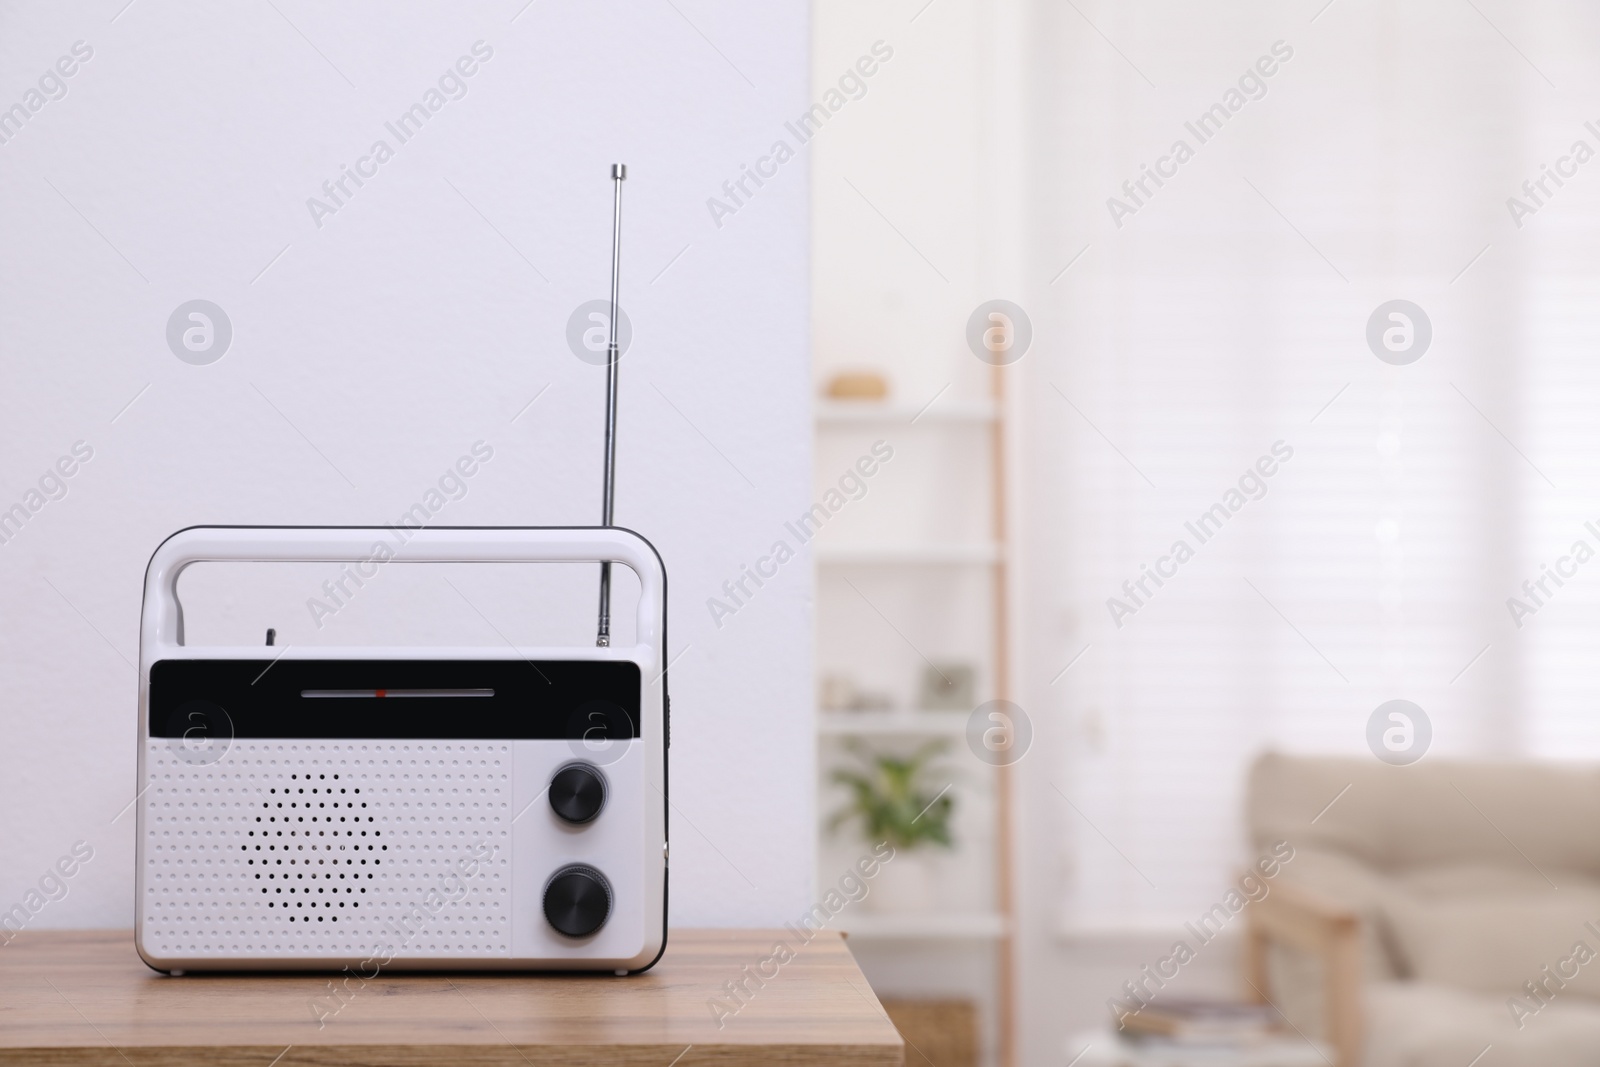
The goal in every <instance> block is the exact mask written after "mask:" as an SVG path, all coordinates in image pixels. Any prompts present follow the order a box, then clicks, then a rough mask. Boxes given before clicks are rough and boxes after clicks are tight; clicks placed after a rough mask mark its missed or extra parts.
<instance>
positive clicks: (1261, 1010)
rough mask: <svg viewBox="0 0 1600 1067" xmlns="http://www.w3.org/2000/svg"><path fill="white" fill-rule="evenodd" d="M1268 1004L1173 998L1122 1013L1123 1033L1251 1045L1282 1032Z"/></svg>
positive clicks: (1194, 1042)
mask: <svg viewBox="0 0 1600 1067" xmlns="http://www.w3.org/2000/svg"><path fill="white" fill-rule="evenodd" d="M1277 1022H1278V1013H1277V1012H1275V1011H1273V1010H1272V1008H1270V1007H1268V1006H1267V1005H1265V1004H1240V1003H1236V1002H1232V1001H1226V1000H1187V999H1180V998H1173V999H1170V1000H1162V1001H1160V1002H1159V1003H1155V1004H1151V1005H1149V1006H1148V1007H1146V1008H1144V1009H1143V1010H1141V1011H1139V1012H1138V1013H1130V1014H1128V1015H1124V1016H1123V1017H1122V1036H1123V1037H1126V1038H1129V1039H1131V1040H1134V1041H1149V1040H1156V1041H1165V1042H1171V1043H1174V1044H1182V1045H1248V1044H1254V1043H1256V1042H1259V1041H1265V1040H1268V1039H1270V1038H1274V1037H1277V1036H1279V1030H1278V1026H1277Z"/></svg>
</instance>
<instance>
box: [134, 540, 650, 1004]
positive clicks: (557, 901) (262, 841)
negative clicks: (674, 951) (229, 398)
mask: <svg viewBox="0 0 1600 1067" xmlns="http://www.w3.org/2000/svg"><path fill="white" fill-rule="evenodd" d="M388 534H389V531H388V530H384V529H377V528H361V527H334V528H328V527H323V528H305V527H195V528H191V529H187V530H183V531H181V532H179V533H177V534H174V535H173V536H172V537H170V538H168V539H167V540H166V541H165V542H164V543H163V544H162V545H161V547H160V548H159V549H157V551H156V553H155V555H154V556H153V557H152V559H151V561H150V565H149V569H148V571H147V572H146V576H145V590H144V610H143V619H142V626H141V630H140V642H139V759H138V765H139V795H138V801H137V809H138V845H137V849H136V854H137V863H138V873H137V878H136V891H137V903H136V907H135V939H136V943H137V946H138V951H139V954H140V956H142V957H143V958H144V960H145V962H146V963H148V964H149V965H150V966H151V967H153V968H155V969H157V970H161V971H187V970H256V969H283V970H290V969H300V970H320V969H331V970H338V969H342V968H344V967H347V966H348V967H351V968H352V969H353V970H355V969H359V970H360V971H361V972H362V973H366V972H367V971H368V970H370V969H372V968H374V967H381V968H383V969H400V970H470V969H508V970H509V969H517V970H597V971H611V972H615V973H631V972H635V971H639V970H643V969H645V968H648V967H650V966H651V965H652V964H653V963H654V962H655V961H656V960H657V959H659V958H660V955H661V953H662V952H663V951H664V950H665V947H666V908H667V819H666V813H667V743H668V739H667V729H668V726H667V718H668V705H667V678H666V658H665V650H666V572H665V570H664V568H663V567H662V564H661V560H660V558H659V557H658V556H657V555H656V552H655V550H654V548H652V547H651V545H650V544H649V542H647V541H645V540H644V539H643V538H642V537H640V536H638V535H637V534H634V533H632V532H629V531H627V530H622V529H619V528H615V527H573V528H549V527H545V528H472V529H463V528H431V529H422V530H418V531H415V533H414V534H413V536H412V537H411V539H410V540H409V541H408V542H407V543H406V547H405V551H404V558H405V559H406V560H410V561H420V562H455V561H467V562H474V561H476V562H534V561H552V560H555V561H585V560H600V561H604V560H610V561H614V562H615V563H621V564H623V565H625V566H627V567H629V568H630V569H632V570H633V571H634V572H635V573H636V574H637V575H638V578H639V587H640V593H639V602H638V621H637V630H636V633H637V641H636V643H635V644H634V645H633V646H631V647H606V648H598V647H597V648H560V649H550V648H512V647H510V646H509V645H502V646H500V647H498V648H496V647H484V648H475V647H469V648H412V647H405V648H381V647H380V648H307V647H293V646H291V647H286V648H275V647H270V646H265V645H262V646H250V647H203V648H202V647H195V648H189V647H186V646H185V645H184V639H183V612H182V607H181V605H180V604H179V602H178V597H177V581H178V576H179V574H180V573H181V572H182V570H183V569H184V568H185V567H186V566H188V565H189V564H191V563H196V562H200V561H216V560H233V561H329V562H355V561H358V560H365V559H368V558H370V556H371V551H372V545H373V543H374V542H375V541H378V540H381V539H384V538H385V536H386V535H388ZM553 782H555V783H556V787H555V788H553V786H552V783H553ZM563 931H565V932H563Z"/></svg>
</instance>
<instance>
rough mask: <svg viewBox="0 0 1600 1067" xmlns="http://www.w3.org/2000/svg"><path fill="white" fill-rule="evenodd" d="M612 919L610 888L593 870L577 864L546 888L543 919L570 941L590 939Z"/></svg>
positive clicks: (561, 871)
mask: <svg viewBox="0 0 1600 1067" xmlns="http://www.w3.org/2000/svg"><path fill="white" fill-rule="evenodd" d="M610 915H611V885H610V884H609V883H608V882H607V881H606V877H605V875H603V874H601V873H600V872H599V871H597V870H595V869H594V868H593V867H588V866H585V865H583V864H581V863H574V864H572V865H570V866H567V867H563V868H561V869H560V870H559V871H557V872H556V873H555V874H554V875H552V876H551V878H550V881H549V882H547V883H546V884H545V887H544V917H545V918H546V919H548V920H549V922H550V925H551V926H553V927H555V928H556V930H558V931H560V932H561V933H563V934H566V935H567V936H568V937H587V936H589V935H590V934H592V933H594V932H595V931H596V930H598V929H600V927H602V926H604V925H605V923H606V919H607V918H608V917H609V916H610Z"/></svg>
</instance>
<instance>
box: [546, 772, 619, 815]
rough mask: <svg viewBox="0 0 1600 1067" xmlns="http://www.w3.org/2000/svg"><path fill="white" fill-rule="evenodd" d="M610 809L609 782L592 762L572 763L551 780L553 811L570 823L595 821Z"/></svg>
mask: <svg viewBox="0 0 1600 1067" xmlns="http://www.w3.org/2000/svg"><path fill="white" fill-rule="evenodd" d="M605 806H606V780H605V777H604V776H603V775H601V773H600V769H599V768H598V767H596V766H595V765H594V764H592V763H569V764H567V765H566V766H565V767H562V768H561V769H560V770H558V771H556V774H555V777H554V778H551V779H550V810H552V811H554V812H555V813H556V815H557V816H559V817H560V818H561V819H563V820H564V821H566V822H569V823H573V824H574V825H581V824H583V823H586V822H593V821H594V818H595V816H597V815H599V814H600V809H601V808H603V807H605Z"/></svg>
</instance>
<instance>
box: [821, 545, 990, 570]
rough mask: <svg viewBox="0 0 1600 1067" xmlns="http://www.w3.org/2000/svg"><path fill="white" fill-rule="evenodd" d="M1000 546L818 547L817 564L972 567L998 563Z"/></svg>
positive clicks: (841, 565)
mask: <svg viewBox="0 0 1600 1067" xmlns="http://www.w3.org/2000/svg"><path fill="white" fill-rule="evenodd" d="M1000 555H1001V552H1000V546H999V545H993V544H989V545H839V546H834V545H818V546H817V550H816V557H817V562H818V563H821V564H832V565H834V566H840V567H887V566H896V565H898V566H903V567H971V566H987V565H989V564H993V563H998V562H999V561H1000Z"/></svg>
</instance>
